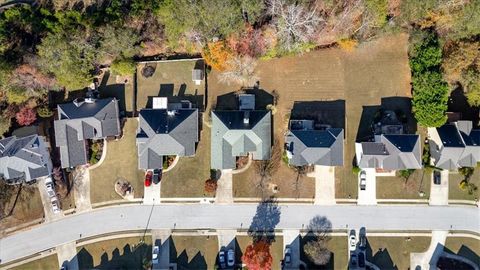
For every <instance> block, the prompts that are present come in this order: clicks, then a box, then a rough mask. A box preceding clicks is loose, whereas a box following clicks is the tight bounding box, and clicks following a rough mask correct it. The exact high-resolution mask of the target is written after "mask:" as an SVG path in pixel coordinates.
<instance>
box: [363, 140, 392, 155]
mask: <svg viewBox="0 0 480 270" xmlns="http://www.w3.org/2000/svg"><path fill="white" fill-rule="evenodd" d="M362 149H363V154H365V155H388V152H387V149H386V147H385V144H383V143H378V142H363V143H362Z"/></svg>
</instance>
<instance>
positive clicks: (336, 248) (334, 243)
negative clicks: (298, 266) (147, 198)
mask: <svg viewBox="0 0 480 270" xmlns="http://www.w3.org/2000/svg"><path fill="white" fill-rule="evenodd" d="M308 238H309V237H308V236H306V237H303V238H302V239H301V243H302V247H303V246H304V245H305V244H306V243H307V242H308V241H309V240H310V239H308ZM347 244H348V242H347V237H345V236H333V237H332V238H331V239H330V241H328V244H327V246H328V250H330V252H331V257H330V261H329V262H328V264H327V265H324V266H318V265H315V264H314V263H313V262H311V261H310V260H309V259H308V257H307V256H306V254H305V253H304V251H303V248H302V250H301V255H300V256H301V259H302V261H304V262H305V263H306V264H307V265H308V269H347V268H348V246H347Z"/></svg>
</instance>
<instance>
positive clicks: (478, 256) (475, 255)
mask: <svg viewBox="0 0 480 270" xmlns="http://www.w3.org/2000/svg"><path fill="white" fill-rule="evenodd" d="M445 251H447V252H450V253H454V254H457V255H460V256H462V257H465V258H467V259H469V260H471V261H472V262H474V263H475V264H476V265H480V240H478V239H475V238H466V237H447V240H446V241H445Z"/></svg>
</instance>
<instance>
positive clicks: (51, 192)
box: [45, 182, 56, 198]
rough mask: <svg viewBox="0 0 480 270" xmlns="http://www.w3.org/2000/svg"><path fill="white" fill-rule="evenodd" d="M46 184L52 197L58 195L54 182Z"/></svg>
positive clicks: (49, 195)
mask: <svg viewBox="0 0 480 270" xmlns="http://www.w3.org/2000/svg"><path fill="white" fill-rule="evenodd" d="M45 186H46V188H47V194H48V197H50V198H54V197H56V195H55V190H54V187H53V183H52V182H48V183H45Z"/></svg>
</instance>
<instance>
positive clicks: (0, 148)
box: [0, 135, 52, 184]
mask: <svg viewBox="0 0 480 270" xmlns="http://www.w3.org/2000/svg"><path fill="white" fill-rule="evenodd" d="M51 172H52V161H51V160H50V153H49V151H48V148H47V146H46V143H45V140H44V138H43V137H42V136H38V135H30V136H26V137H17V136H12V137H8V138H5V139H1V140H0V177H1V178H3V179H4V180H5V181H6V182H7V183H8V184H16V183H21V182H23V181H25V182H27V183H29V182H31V181H33V180H35V179H37V178H40V177H45V176H49V175H50V174H51Z"/></svg>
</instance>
